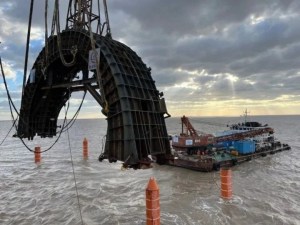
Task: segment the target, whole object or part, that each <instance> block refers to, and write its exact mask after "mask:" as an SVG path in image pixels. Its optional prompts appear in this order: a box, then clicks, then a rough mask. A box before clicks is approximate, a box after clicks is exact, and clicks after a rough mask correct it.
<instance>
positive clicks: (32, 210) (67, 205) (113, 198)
mask: <svg viewBox="0 0 300 225" xmlns="http://www.w3.org/2000/svg"><path fill="white" fill-rule="evenodd" d="M251 119H252V120H255V121H259V122H261V123H263V124H265V123H267V124H269V126H271V127H273V128H274V129H275V136H276V137H277V138H278V139H279V140H280V141H281V142H282V143H288V144H289V145H290V146H291V147H292V150H291V151H284V152H280V153H277V154H274V155H269V156H267V157H263V158H259V159H255V160H252V161H249V162H246V163H243V164H241V165H238V166H236V167H233V172H232V174H233V178H232V182H233V198H232V200H230V201H224V200H223V199H222V198H220V179H219V172H212V173H203V172H197V171H192V170H188V169H183V168H178V167H171V166H166V165H163V166H159V165H156V164H154V165H153V168H151V169H146V170H133V169H129V170H122V163H121V162H117V163H109V162H107V161H103V162H99V161H98V156H99V154H100V153H101V152H102V150H103V141H104V138H105V134H106V120H104V119H97V120H77V121H76V123H75V124H74V126H73V127H72V128H71V129H70V130H69V133H68V132H65V133H63V134H62V135H61V138H60V139H59V141H58V142H57V144H56V145H55V146H54V147H53V148H52V149H50V150H49V151H47V152H45V153H43V154H42V160H41V163H40V164H35V163H34V155H33V153H32V152H30V151H28V150H27V149H26V148H25V147H24V146H23V144H22V143H21V142H20V140H18V139H17V138H13V137H12V135H13V133H14V131H12V132H11V133H10V135H9V136H8V138H7V139H6V140H5V141H4V143H3V144H2V145H1V146H0V224H1V225H2V224H4V225H6V224H7V225H8V224H9V225H35V224H49V225H50V224H51V225H56V224H57V225H60V224H69V225H77V224H82V221H81V218H82V220H83V224H87V225H93V224H95V225H96V224H97V225H98V224H105V225H106V224H107V225H113V224H116V225H117V224H118V225H119V224H120V225H133V224H145V222H146V215H145V214H146V210H145V188H146V185H147V182H148V180H149V178H150V177H152V176H153V177H155V178H156V180H157V182H158V185H159V188H160V208H161V224H165V225H173V224H174V225H175V224H177V225H185V224H186V225H189V224H194V225H196V224H197V225H198V224H230V225H232V224H236V225H243V224H261V225H268V224H270V225H271V224H272V225H273V224H278V225H279V224H284V225H285V224H300V191H299V190H300V164H299V161H300V135H299V134H300V132H299V130H300V123H299V121H300V116H266V117H262V116H260V117H254V116H253V117H251ZM191 122H192V123H193V125H194V127H195V129H196V130H199V131H200V132H206V133H213V132H216V131H218V130H222V129H223V130H224V129H227V128H226V124H230V123H236V122H242V121H241V119H240V118H225V117H224V118H221V117H218V118H212V117H211V118H191ZM60 123H62V121H60ZM11 125H12V123H11V122H10V121H0V143H1V142H2V140H3V138H4V137H5V135H6V134H7V132H8V130H9V129H10V127H11ZM167 127H168V132H169V134H179V133H180V132H181V125H180V118H169V119H167ZM84 137H86V138H87V139H88V141H89V158H88V159H87V160H84V159H83V157H82V141H83V138H84ZM55 140H56V137H54V138H46V139H41V138H39V137H35V138H34V140H33V141H26V144H28V145H29V147H30V148H34V146H37V145H40V146H41V148H42V150H45V149H47V148H48V147H49V146H50V145H51V144H52V143H53V142H54V141H55ZM69 141H70V142H69ZM73 169H74V170H73ZM73 171H74V172H73ZM76 189H77V192H76ZM77 193H78V195H77Z"/></svg>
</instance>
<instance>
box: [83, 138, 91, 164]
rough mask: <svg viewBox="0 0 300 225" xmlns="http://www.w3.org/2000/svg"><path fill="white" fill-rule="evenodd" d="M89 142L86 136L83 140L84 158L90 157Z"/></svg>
mask: <svg viewBox="0 0 300 225" xmlns="http://www.w3.org/2000/svg"><path fill="white" fill-rule="evenodd" d="M88 146H89V143H88V140H87V139H86V138H84V139H83V142H82V147H83V149H82V153H83V158H85V159H86V158H88V156H89V147H88Z"/></svg>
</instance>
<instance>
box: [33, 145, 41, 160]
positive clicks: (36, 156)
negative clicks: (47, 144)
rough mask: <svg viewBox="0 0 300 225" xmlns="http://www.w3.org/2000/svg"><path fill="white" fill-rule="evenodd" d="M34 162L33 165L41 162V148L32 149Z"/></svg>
mask: <svg viewBox="0 0 300 225" xmlns="http://www.w3.org/2000/svg"><path fill="white" fill-rule="evenodd" d="M34 162H35V163H39V162H41V147H35V148H34Z"/></svg>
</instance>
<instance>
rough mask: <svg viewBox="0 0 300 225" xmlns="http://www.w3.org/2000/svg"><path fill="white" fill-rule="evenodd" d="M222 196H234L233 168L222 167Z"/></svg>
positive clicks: (228, 197)
mask: <svg viewBox="0 0 300 225" xmlns="http://www.w3.org/2000/svg"><path fill="white" fill-rule="evenodd" d="M220 178H221V197H222V198H224V199H231V197H232V182H231V169H230V168H221V171H220Z"/></svg>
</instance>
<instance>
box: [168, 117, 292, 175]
mask: <svg viewBox="0 0 300 225" xmlns="http://www.w3.org/2000/svg"><path fill="white" fill-rule="evenodd" d="M181 122H182V132H181V134H180V135H179V136H177V135H175V136H173V137H172V140H171V146H172V153H173V154H172V157H170V158H168V160H167V164H169V165H172V166H178V167H183V168H187V169H192V170H198V171H203V172H210V171H213V170H216V171H217V170H219V169H220V168H221V167H223V166H226V167H231V166H235V165H237V164H240V163H243V162H247V161H250V160H252V159H256V158H259V157H264V156H267V155H268V154H274V153H277V152H281V151H286V150H290V149H291V148H290V146H289V145H288V144H283V143H281V142H280V141H278V140H276V139H275V138H274V129H273V128H271V127H269V126H267V125H264V126H261V124H259V123H256V122H255V123H254V122H250V123H249V122H248V123H243V124H236V125H233V126H231V127H230V130H229V131H225V132H223V133H221V135H220V132H219V134H218V135H217V136H216V135H212V134H205V133H201V135H199V134H198V132H197V131H196V130H195V128H194V127H193V125H192V124H191V123H190V121H189V119H188V117H186V116H183V117H182V118H181ZM253 125H255V126H253Z"/></svg>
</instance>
